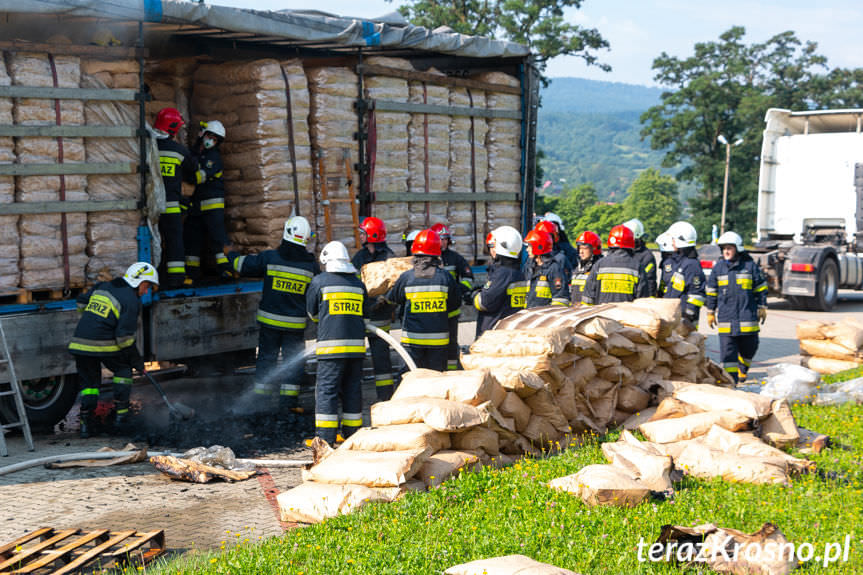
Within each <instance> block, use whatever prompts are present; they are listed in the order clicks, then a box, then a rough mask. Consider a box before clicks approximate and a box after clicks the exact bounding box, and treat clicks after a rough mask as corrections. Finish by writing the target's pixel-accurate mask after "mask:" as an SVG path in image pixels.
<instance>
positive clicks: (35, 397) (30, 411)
mask: <svg viewBox="0 0 863 575" xmlns="http://www.w3.org/2000/svg"><path fill="white" fill-rule="evenodd" d="M21 383H22V385H21V387H22V390H23V392H24V405H25V407H26V408H27V420H28V421H29V423H30V427H31V428H33V429H51V428H53V427H54V425H55V424H56V423H58V422H59V421H61V420H62V419H63V418H64V417H66V414H67V413H69V410H70V409H72V406H73V405H74V404H75V400H76V399H77V398H78V375H77V374H75V373H68V374H66V375H58V376H54V377H45V378H41V379H38V380H29V381H23V382H21ZM13 401H14V399H13V398H12V397H4V398H3V399H2V401H0V420H2V421H4V422H7V423H8V422H10V421H13V420H14V419H16V418H15V413H16V412H15V408H14V403H13Z"/></svg>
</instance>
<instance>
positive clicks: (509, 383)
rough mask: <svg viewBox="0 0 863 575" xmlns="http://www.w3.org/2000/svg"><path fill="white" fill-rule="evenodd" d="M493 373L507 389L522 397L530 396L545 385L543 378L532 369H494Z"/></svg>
mask: <svg viewBox="0 0 863 575" xmlns="http://www.w3.org/2000/svg"><path fill="white" fill-rule="evenodd" d="M491 373H492V375H494V377H495V379H497V381H498V383H500V385H501V386H502V387H503V388H504V389H505V390H507V391H511V392H513V393H515V394H516V395H518V396H519V397H521V398H522V399H523V398H525V397H530V396H531V395H533V394H534V393H536V392H537V391H539V390H540V389H542V388H544V387H545V383H544V382H543V381H542V378H541V377H540V376H539V375H537V374H535V373H533V372H532V371H517V370H511V369H492V370H491Z"/></svg>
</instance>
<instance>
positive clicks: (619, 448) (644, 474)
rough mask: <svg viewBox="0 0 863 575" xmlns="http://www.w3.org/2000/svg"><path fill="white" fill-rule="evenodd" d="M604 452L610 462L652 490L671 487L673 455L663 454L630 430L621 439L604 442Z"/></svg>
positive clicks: (666, 489) (663, 489) (624, 432)
mask: <svg viewBox="0 0 863 575" xmlns="http://www.w3.org/2000/svg"><path fill="white" fill-rule="evenodd" d="M602 454H603V455H605V458H606V459H607V460H608V462H609V463H611V464H612V465H615V466H617V467H619V468H621V469H623V470H625V471H627V472H628V473H629V474H630V475H631V476H632V478H633V479H636V480H638V481H640V482H641V483H643V484H644V485H645V486H647V487H649V488H650V489H651V490H652V491H668V490H670V489H671V469H672V467H673V464H672V461H671V457H669V456H667V455H663V454H662V453H661V452H660V451H659V450H658V449H657V448H656V447H655V446H654V445H652V444H650V443H647V442H642V441H639V440H638V439H636V438H635V436H634V435H632V433H630V432H629V431H623V433H621V435H620V439H618V440H617V441H615V442H606V443H603V444H602Z"/></svg>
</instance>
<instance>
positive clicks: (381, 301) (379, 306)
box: [371, 295, 389, 313]
mask: <svg viewBox="0 0 863 575" xmlns="http://www.w3.org/2000/svg"><path fill="white" fill-rule="evenodd" d="M388 303H389V302H388V301H387V298H385V297H384V296H382V295H379V296H378V297H377V299H375V303H373V304H372V309H371V312H372V313H376V312H379V311H382V310H383V309H385V308H386V306H387V304H388Z"/></svg>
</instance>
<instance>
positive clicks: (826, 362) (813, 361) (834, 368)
mask: <svg viewBox="0 0 863 575" xmlns="http://www.w3.org/2000/svg"><path fill="white" fill-rule="evenodd" d="M861 364H863V361H857V360H854V361H847V360H841V359H831V358H828V357H812V356H809V355H804V356H803V357H801V358H800V365H802V366H803V367H808V368H809V369H811V370H814V371H817V372H818V373H820V374H822V375H830V374H834V373H839V372H840V371H847V370H849V369H854V368H856V367H858V366H859V365H861Z"/></svg>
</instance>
